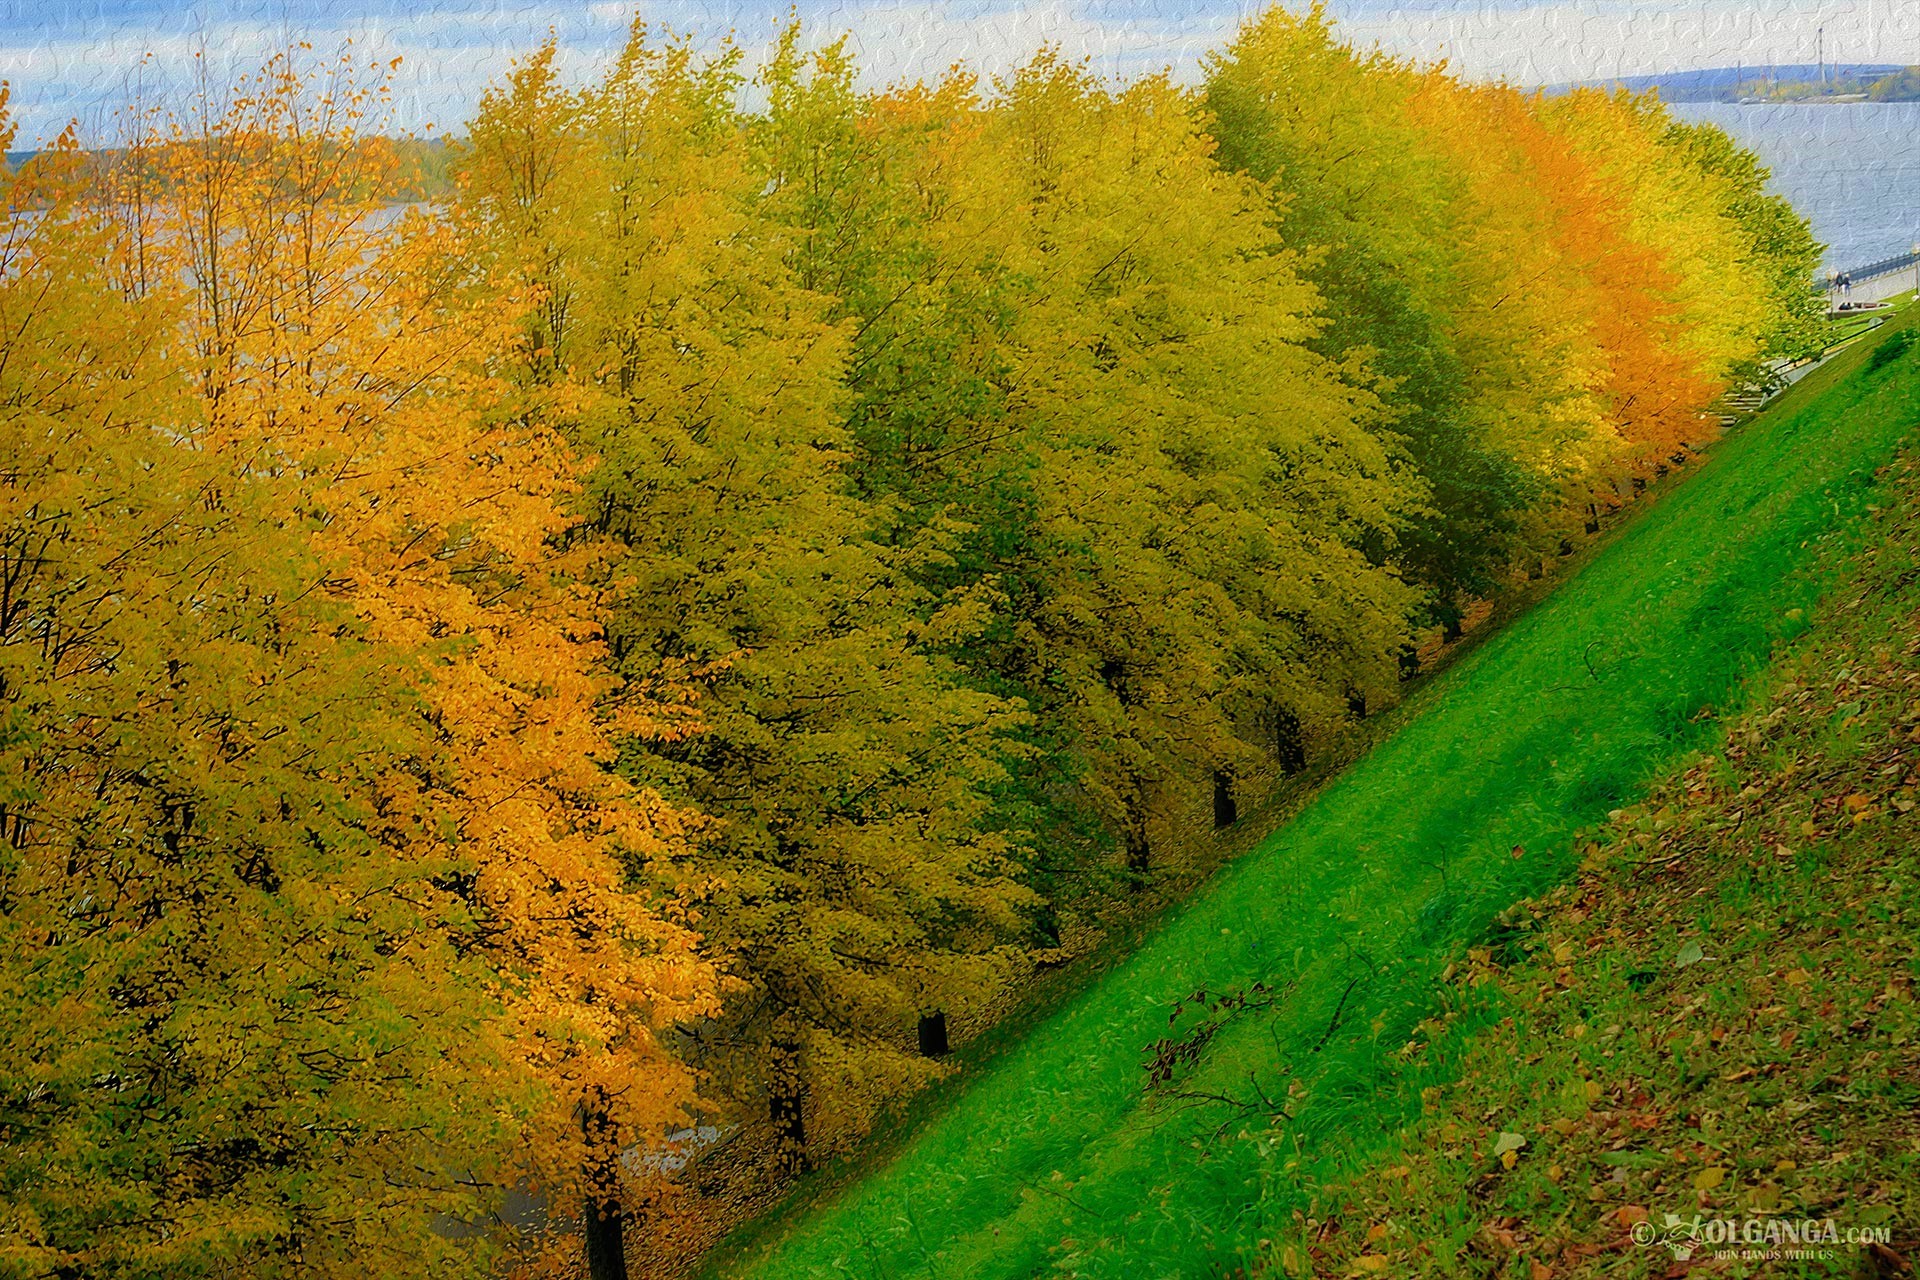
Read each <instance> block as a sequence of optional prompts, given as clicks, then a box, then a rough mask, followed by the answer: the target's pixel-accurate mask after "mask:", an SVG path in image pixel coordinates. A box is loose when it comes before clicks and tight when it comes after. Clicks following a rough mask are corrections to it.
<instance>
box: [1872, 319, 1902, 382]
mask: <svg viewBox="0 0 1920 1280" xmlns="http://www.w3.org/2000/svg"><path fill="white" fill-rule="evenodd" d="M1912 348H1913V330H1912V329H1901V330H1900V331H1899V332H1897V333H1892V334H1889V335H1887V336H1886V337H1885V338H1882V339H1881V340H1880V341H1879V342H1877V343H1875V344H1874V348H1873V352H1872V354H1870V355H1869V356H1868V357H1867V372H1868V373H1878V372H1879V371H1880V370H1882V369H1884V368H1886V367H1887V366H1888V365H1890V364H1892V363H1893V362H1894V361H1895V360H1898V359H1899V358H1900V357H1901V356H1903V355H1905V354H1907V352H1908V351H1910V350H1911V349H1912Z"/></svg>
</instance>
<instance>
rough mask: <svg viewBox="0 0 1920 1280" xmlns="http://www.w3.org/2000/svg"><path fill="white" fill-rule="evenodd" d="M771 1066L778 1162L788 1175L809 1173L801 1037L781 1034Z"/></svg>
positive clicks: (777, 1035) (771, 1053)
mask: <svg viewBox="0 0 1920 1280" xmlns="http://www.w3.org/2000/svg"><path fill="white" fill-rule="evenodd" d="M767 1066H768V1070H767V1118H768V1119H769V1120H771V1121H772V1122H773V1133H774V1140H775V1143H776V1148H777V1153H776V1156H775V1159H776V1160H777V1162H778V1163H779V1166H780V1168H781V1169H782V1170H783V1171H785V1172H786V1173H788V1174H800V1173H805V1172H806V1171H807V1168H808V1161H807V1092H806V1081H805V1079H804V1078H803V1077H802V1075H801V1072H800V1038H799V1036H798V1035H796V1034H794V1033H793V1032H792V1031H791V1030H788V1031H784V1032H778V1031H777V1032H776V1033H775V1035H774V1040H773V1044H772V1045H771V1046H770V1051H769V1053H768V1063H767Z"/></svg>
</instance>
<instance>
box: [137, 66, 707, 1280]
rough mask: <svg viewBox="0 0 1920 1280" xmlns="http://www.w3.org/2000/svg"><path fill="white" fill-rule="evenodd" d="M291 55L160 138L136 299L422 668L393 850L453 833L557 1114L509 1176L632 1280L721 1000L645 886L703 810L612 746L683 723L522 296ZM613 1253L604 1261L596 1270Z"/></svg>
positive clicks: (380, 96) (516, 1030)
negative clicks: (396, 178) (147, 247)
mask: <svg viewBox="0 0 1920 1280" xmlns="http://www.w3.org/2000/svg"><path fill="white" fill-rule="evenodd" d="M350 57H351V51H350V50H349V53H348V55H343V58H342V61H341V63H340V64H338V65H337V66H336V67H335V68H334V69H333V70H332V71H331V72H330V73H328V74H327V75H326V76H325V77H323V78H319V79H316V78H313V77H309V76H308V75H306V74H305V73H304V72H303V70H302V57H301V55H300V53H299V51H295V52H294V53H290V54H288V55H285V56H282V57H279V58H276V59H275V60H274V61H272V62H271V63H270V64H269V65H268V66H267V68H266V69H265V71H264V72H263V73H262V74H261V75H260V76H258V77H255V78H253V79H250V80H248V81H246V82H244V83H242V84H241V85H239V86H238V87H237V88H236V89H235V91H234V92H233V93H232V94H231V95H229V96H226V97H224V98H220V97H213V96H207V97H203V98H202V99H201V100H200V101H199V102H198V103H196V104H195V106H194V108H193V109H192V110H190V111H189V112H188V113H187V114H186V115H185V116H184V117H177V118H165V119H163V120H161V121H159V122H158V125H157V127H156V128H155V129H154V130H153V131H151V132H150V133H148V134H147V135H146V136H145V137H144V139H143V140H142V143H141V147H142V148H143V149H144V150H145V151H147V152H150V153H151V154H152V156H153V163H154V166H155V168H156V170H157V173H158V176H159V184H158V191H159V193H160V194H159V196H158V197H156V199H155V201H154V203H153V205H152V208H151V210H150V211H146V210H136V213H135V214H134V215H130V216H134V217H139V218H149V219H151V220H156V221H157V222H158V223H159V224H160V226H161V228H162V230H163V232H164V234H163V235H161V236H159V237H157V238H155V239H154V240H153V242H152V247H151V257H150V259H149V260H148V264H147V266H146V272H147V274H146V276H145V279H146V281H147V282H149V283H151V282H161V281H167V280H172V279H181V280H184V281H185V282H186V284H187V287H188V295H187V296H188V304H189V310H188V313H187V315H186V317H185V331H184V334H183V342H184V344H185V351H186V355H187V358H188V360H189V368H190V373H191V376H192V379H193V388H194V391H195V393H196V400H197V409H198V412H199V413H200V415H201V416H202V417H203V419H204V422H205V433H206V436H207V439H208V440H209V442H210V447H213V448H215V449H217V450H218V451H219V452H221V453H222V454H223V455H225V456H226V457H228V458H229V459H231V460H232V462H231V465H233V466H235V467H236V468H237V469H244V470H245V471H246V472H248V473H259V474H263V475H270V476H272V477H273V478H274V479H275V481H276V485H277V491H278V492H279V493H281V494H282V495H284V497H283V498H282V501H281V504H280V506H279V507H278V509H277V514H278V515H279V517H280V518H281V519H282V521H283V522H284V523H286V524H287V525H288V526H289V527H292V528H297V529H299V530H301V531H302V533H303V534H304V536H305V537H306V538H307V539H308V540H309V543H310V545H311V547H312V549H313V553H314V554H316V555H318V556H321V557H323V558H324V559H325V561H326V562H327V563H328V565H329V567H330V577H329V579H328V583H327V586H328V591H329V593H330V595H331V597H332V598H333V599H334V600H335V601H336V602H337V603H338V605H339V606H340V607H341V608H343V609H346V610H349V611H350V612H351V614H352V615H353V616H354V617H355V618H357V619H358V620H359V622H360V624H361V625H362V626H364V628H365V630H366V633H367V635H368V636H369V637H370V638H371V639H373V640H375V641H377V642H379V643H381V644H383V645H386V646H390V647H391V648H393V649H394V650H395V651H397V652H398V653H400V654H404V655H407V656H408V659H409V660H410V661H411V662H412V663H414V664H415V666H416V667H417V670H418V673H419V678H418V686H419V696H420V698H421V701H422V705H423V709H424V712H425V714H426V715H427V717H428V718H429V723H430V724H431V725H432V728H433V735H432V740H431V746H432V752H431V755H430V756H428V757H427V758H426V759H425V761H424V762H423V764H422V766H421V767H420V768H418V769H417V770H415V771H414V772H413V773H412V774H410V775H408V776H407V777H406V779H405V781H404V782H402V781H400V780H399V779H396V780H395V783H394V786H393V787H392V794H391V795H390V797H389V799H388V803H389V805H390V806H392V808H393V810H394V813H395V817H394V819H393V830H395V831H396V832H399V833H403V834H402V835H401V836H396V838H401V839H405V840H408V841H411V840H416V839H419V840H430V841H434V842H438V841H450V842H451V843H452V846H453V848H454V849H455V850H456V851H457V853H458V855H459V856H460V857H461V859H462V860H463V862H464V863H465V864H466V865H467V866H468V867H470V871H468V872H467V873H465V874H463V875H462V876H459V877H457V878H456V879H455V880H454V881H452V882H451V883H452V884H453V888H454V891H455V892H456V893H458V894H459V895H460V896H461V898H462V900H463V901H464V902H465V903H466V904H467V908H468V910H470V911H471V913H472V914H473V916H474V918H475V920H476V925H475V928H474V930H473V932H472V935H471V937H469V938H468V939H466V940H465V943H464V945H465V946H467V947H468V948H469V949H470V950H471V951H472V952H473V954H475V955H477V956H479V957H481V958H483V959H484V961H485V963H486V964H487V966H488V968H489V970H490V972H491V973H492V974H493V978H494V983H495V994H496V998H497V1000H498V1002H499V1007H500V1012H499V1014H498V1016H497V1017H495V1018H494V1019H492V1020H490V1022H489V1024H488V1025H489V1029H490V1033H491V1034H492V1035H494V1036H497V1037H498V1038H499V1039H500V1041H501V1043H502V1044H503V1045H504V1048H503V1050H502V1052H503V1055H504V1061H503V1063H502V1066H501V1070H502V1071H503V1072H504V1073H505V1074H506V1075H507V1076H508V1077H509V1078H510V1079H512V1078H521V1077H524V1078H525V1079H526V1080H527V1081H529V1082H530V1087H531V1088H532V1089H533V1090H534V1091H535V1094H536V1097H537V1098H538V1101H539V1106H538V1109H537V1111H536V1112H535V1113H534V1114H533V1115H532V1116H530V1117H529V1118H528V1119H527V1121H526V1123H524V1124H523V1125H521V1126H520V1127H519V1128H518V1131H517V1133H516V1138H517V1139H518V1144H519V1145H518V1150H517V1152H516V1153H515V1155H514V1158H513V1159H512V1160H511V1161H510V1162H509V1163H508V1165H507V1171H508V1173H509V1174H510V1175H511V1176H514V1177H518V1178H521V1179H524V1180H527V1181H530V1182H532V1183H533V1184H534V1185H536V1186H538V1187H539V1188H541V1189H542V1190H543V1191H545V1192H546V1193H547V1194H548V1195H549V1197H550V1198H552V1199H556V1200H558V1201H559V1202H560V1203H562V1204H567V1203H571V1204H579V1203H582V1200H581V1199H580V1197H584V1202H585V1203H586V1205H587V1209H588V1212H587V1219H588V1231H587V1233H586V1234H587V1240H588V1243H589V1251H590V1253H592V1254H594V1257H595V1265H596V1269H597V1270H605V1269H606V1268H608V1267H610V1266H613V1265H616V1264H617V1255H618V1252H619V1235H620V1230H619V1228H620V1214H621V1207H620V1206H621V1200H622V1194H621V1184H622V1182H623V1180H624V1179H625V1178H626V1176H627V1170H628V1169H629V1167H630V1161H629V1160H628V1159H627V1158H626V1153H629V1152H632V1151H634V1150H636V1149H638V1150H639V1151H641V1152H645V1151H647V1150H649V1149H653V1148H657V1147H659V1146H660V1144H661V1143H662V1142H663V1141H664V1138H665V1135H666V1134H667V1133H668V1132H669V1131H670V1130H672V1129H674V1128H676V1127H678V1126H680V1125H681V1124H683V1123H684V1120H685V1117H686V1115H687V1109H688V1107H689V1106H690V1104H691V1103H692V1100H693V1078H692V1074H691V1072H690V1071H689V1069H688V1068H687V1067H686V1066H685V1065H684V1064H683V1063H682V1062H681V1061H679V1060H678V1059H677V1058H675V1057H674V1056H673V1055H672V1054H671V1053H670V1052H669V1051H668V1050H667V1048H666V1046H665V1043H664V1038H665V1036H666V1034H667V1033H668V1031H669V1030H670V1028H672V1027H673V1026H674V1025H676V1024H677V1023H679V1022H680V1021H682V1020H685V1019H692V1018H698V1017H701V1016H705V1015H707V1014H710V1013H711V1012H712V1011H713V1010H714V1008H715V1007H716V1003H715V1001H716V992H717V989H718V980H717V978H716V975H715V973H714V971H713V969H712V967H711V965H710V963H709V961H708V960H707V959H706V958H705V957H704V956H703V955H702V954H701V953H700V952H699V950H698V943H699V935H698V934H697V933H696V932H695V931H694V929H693V928H692V924H693V919H692V916H691V915H690V914H689V913H688V911H687V910H686V909H685V907H684V904H676V903H675V902H672V901H669V900H667V899H665V898H663V897H661V896H660V895H657V894H654V893H652V892H650V891H648V889H647V888H646V887H644V886H641V885H640V884H638V883H637V882H636V881H635V879H634V877H633V875H632V873H631V871H630V868H631V867H644V866H645V865H647V864H648V863H649V862H650V861H651V860H653V859H656V858H664V857H668V856H670V855H671V854H672V852H673V851H674V850H675V848H676V847H677V845H678V843H679V842H680V841H681V839H682V838H683V837H684V835H685V833H686V831H687V830H688V829H689V827H690V826H692V825H694V824H695V823H696V822H697V819H696V818H694V817H693V816H692V815H691V814H690V813H688V812H687V811H686V810H684V809H681V808H676V807H674V806H671V805H668V804H666V803H664V802H662V801H661V800H660V798H659V797H658V796H657V795H655V794H653V793H650V792H646V791H642V790H636V789H634V788H632V787H630V786H628V785H627V784H626V783H624V782H623V781H622V780H621V779H620V778H619V777H618V775H617V774H616V773H614V772H613V771H612V769H611V767H610V766H611V765H612V763H613V755H614V750H615V748H614V742H615V741H616V740H618V739H627V738H653V737H659V738H672V737H677V736H681V735H683V734H684V733H685V732H686V731H687V730H688V728H689V727H690V722H689V721H688V719H687V718H686V716H685V715H684V713H683V709H682V708H681V707H680V705H679V704H680V702H681V699H680V698H679V696H678V695H677V694H676V693H675V692H674V691H673V690H671V689H669V688H666V687H664V686H656V687H652V688H646V689H642V688H640V687H638V686H623V685H622V683H621V682H620V681H619V679H618V677H617V675H616V674H615V673H614V672H613V671H612V670H611V668H610V666H609V664H608V662H607V660H606V654H605V648H604V644H603V641H602V639H601V633H600V629H599V625H598V622H597V620H596V609H597V604H598V601H597V598H596V596H595V593H594V592H593V590H592V589H591V588H590V587H589V586H588V585H587V583H588V581H589V580H590V579H591V578H592V577H593V575H594V574H595V573H596V572H597V570H596V568H595V565H596V564H597V563H598V561H599V559H600V558H601V556H602V551H601V548H600V547H599V546H598V544H597V543H596V541H595V540H594V539H591V538H582V537H578V536H574V535H575V531H576V527H577V520H576V518H575V517H574V516H573V515H571V514H569V512H570V508H571V507H572V504H573V503H574V501H575V498H576V495H577V494H578V492H579V489H580V474H581V471H582V464H581V463H580V461H579V460H578V459H577V458H576V457H575V455H574V454H573V452H572V450H571V448H570V446H569V444H568V443H567V441H566V440H565V439H564V438H562V437H561V436H560V435H559V434H558V433H557V432H556V431H554V430H553V428H552V426H551V425H550V424H549V423H548V422H547V421H546V419H545V418H544V417H542V416H541V415H540V414H538V413H537V412H535V411H534V408H533V407H530V406H528V405H527V404H526V403H525V402H524V401H523V399H522V398H521V397H520V395H519V393H518V391H517V390H516V388H515V387H514V386H513V384H512V383H511V382H510V381H509V380H508V379H506V378H504V377H502V376H501V369H502V367H503V365H504V362H505V361H506V359H507V355H508V353H509V352H510V351H511V349H512V348H513V346H514V341H515V336H516V334H518V333H519V332H521V331H522V322H523V319H524V317H525V316H526V314H527V308H528V305H529V299H528V298H527V297H526V295H525V293H524V292H523V291H522V290H521V289H519V288H518V287H517V286H516V285H515V283H514V282H513V281H510V280H499V279H493V278H490V277H488V276H487V275H485V274H484V272H482V271H479V270H477V269H476V268H475V266H474V259H473V257H472V255H469V254H467V253H466V252H464V251H463V248H462V243H461V240H460V237H459V234H458V232H457V230H456V229H455V228H454V227H453V226H452V225H451V224H449V223H448V222H446V221H444V220H442V219H440V218H439V217H437V216H434V215H433V214H431V213H426V212H421V211H417V210H416V211H414V212H411V213H408V214H406V215H405V216H404V217H401V218H399V219H397V220H396V219H395V218H393V217H392V216H391V215H390V214H388V212H387V211H386V210H385V209H384V208H383V207H382V206H381V204H380V202H379V193H380V192H381V191H382V190H384V189H386V188H387V187H388V186H390V165H391V163H392V152H391V148H390V147H387V146H383V145H382V141H383V140H382V139H381V138H380V137H379V136H378V133H377V130H376V128H375V127H374V126H375V124H377V122H378V121H379V120H380V119H381V118H382V112H383V111H384V109H385V108H384V94H385V89H384V83H385V82H384V81H383V80H380V79H378V78H377V77H376V79H375V80H374V81H373V83H372V87H367V86H366V82H365V80H364V77H361V78H358V79H357V78H356V75H355V72H354V69H353V66H352V63H351V61H350ZM610 1258H611V1259H614V1261H612V1262H610V1261H608V1259H610Z"/></svg>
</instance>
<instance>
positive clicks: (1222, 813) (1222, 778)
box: [1213, 769, 1240, 831]
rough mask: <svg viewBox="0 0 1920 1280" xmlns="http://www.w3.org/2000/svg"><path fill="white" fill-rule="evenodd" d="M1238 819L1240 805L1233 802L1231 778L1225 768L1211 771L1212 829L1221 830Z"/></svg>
mask: <svg viewBox="0 0 1920 1280" xmlns="http://www.w3.org/2000/svg"><path fill="white" fill-rule="evenodd" d="M1238 821H1240V806H1239V805H1238V804H1236V803H1234V799H1233V779H1231V778H1229V777H1228V776H1227V771H1226V770H1225V769H1215V770H1214V771H1213V829H1214V830H1215V831H1221V830H1224V829H1226V828H1227V827H1230V826H1232V825H1233V824H1234V823H1236V822H1238Z"/></svg>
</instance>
